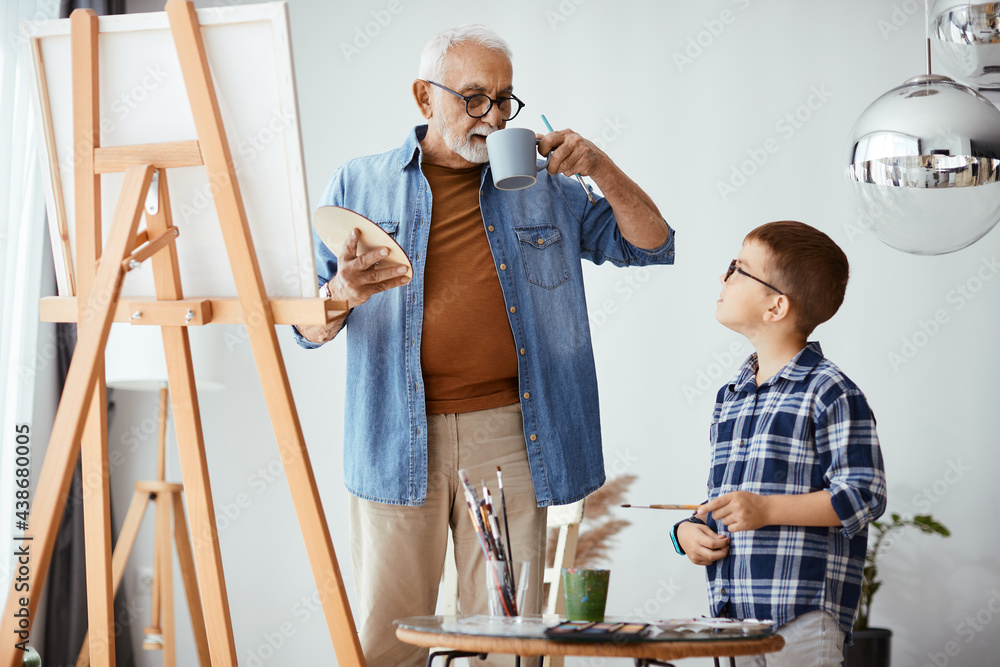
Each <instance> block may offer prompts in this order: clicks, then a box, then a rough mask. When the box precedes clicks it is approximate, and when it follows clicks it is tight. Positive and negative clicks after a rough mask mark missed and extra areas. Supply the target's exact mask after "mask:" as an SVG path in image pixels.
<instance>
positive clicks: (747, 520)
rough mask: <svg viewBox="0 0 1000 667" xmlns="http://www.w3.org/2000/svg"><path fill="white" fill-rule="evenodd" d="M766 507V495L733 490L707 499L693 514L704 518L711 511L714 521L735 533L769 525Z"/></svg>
mask: <svg viewBox="0 0 1000 667" xmlns="http://www.w3.org/2000/svg"><path fill="white" fill-rule="evenodd" d="M767 509H768V500H767V496H761V495H759V494H756V493H750V492H749V491H733V492H732V493H727V494H724V495H721V496H719V497H718V498H715V499H714V500H710V501H708V502H707V503H705V504H704V505H702V506H701V507H699V508H698V511H697V512H695V516H697V517H698V518H701V519H704V518H705V517H706V516H707V515H708V513H709V512H711V513H712V516H714V517H715V520H716V521H721V522H722V523H723V525H724V526H725V527H726V528H728V529H729V530H730V532H733V533H736V532H739V531H741V530H757V529H758V528H762V527H764V526H768V525H770V524H771V521H769V520H768V517H767ZM678 537H679V536H678ZM682 546H683V545H682ZM686 550H687V549H685V551H686Z"/></svg>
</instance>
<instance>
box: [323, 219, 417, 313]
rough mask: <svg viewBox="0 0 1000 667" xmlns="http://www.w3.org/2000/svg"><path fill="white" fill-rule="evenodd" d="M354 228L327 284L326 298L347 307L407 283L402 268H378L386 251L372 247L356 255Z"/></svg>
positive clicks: (404, 270)
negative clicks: (328, 295) (335, 270)
mask: <svg viewBox="0 0 1000 667" xmlns="http://www.w3.org/2000/svg"><path fill="white" fill-rule="evenodd" d="M359 237H360V233H359V232H358V230H357V229H355V230H353V231H352V232H351V235H350V236H348V237H347V242H346V243H345V244H344V249H343V251H342V252H341V253H340V256H339V257H338V258H337V275H335V276H334V277H333V280H331V281H330V283H329V287H330V296H331V297H332V298H334V299H337V300H340V301H347V305H348V307H349V308H354V307H356V306H360V305H361V304H363V303H365V302H366V301H368V299H370V298H371V297H372V295H374V294H378V293H379V292H384V291H386V290H388V289H392V288H393V287H402V286H403V285H405V284H406V283H408V282H410V277H409V276H407V275H406V267H405V266H399V265H396V266H385V267H383V266H379V265H378V262H381V261H382V260H384V259H385V258H386V257H387V256H388V255H389V249H388V248H374V249H372V250H370V251H368V252H366V253H362V254H360V255H359V254H358V238H359Z"/></svg>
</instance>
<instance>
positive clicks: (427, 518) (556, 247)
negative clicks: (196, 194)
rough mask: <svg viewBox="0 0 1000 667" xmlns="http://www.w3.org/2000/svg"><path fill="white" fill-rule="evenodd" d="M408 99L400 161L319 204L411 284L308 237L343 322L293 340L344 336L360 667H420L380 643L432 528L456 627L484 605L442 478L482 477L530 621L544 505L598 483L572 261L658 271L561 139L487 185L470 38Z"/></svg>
mask: <svg viewBox="0 0 1000 667" xmlns="http://www.w3.org/2000/svg"><path fill="white" fill-rule="evenodd" d="M413 94H414V97H415V98H416V102H417V106H418V107H419V109H420V112H421V114H423V116H424V118H426V119H427V125H422V126H418V127H416V128H414V129H413V130H412V131H411V132H410V134H409V135H408V137H407V139H406V141H405V142H404V143H403V145H402V147H401V148H398V149H395V150H392V151H389V152H386V153H382V154H380V155H375V156H368V157H363V158H358V159H355V160H351V161H349V162H348V163H347V164H345V165H343V166H342V167H341V168H340V169H338V170H337V172H336V173H335V174H334V176H333V178H332V180H331V181H330V184H329V186H328V187H327V189H326V192H325V193H324V194H323V197H322V200H321V203H322V204H324V205H331V204H332V205H338V206H343V207H346V208H349V209H352V210H355V211H357V212H359V213H361V214H363V215H365V216H366V217H367V218H369V219H371V220H373V221H374V222H376V223H378V225H379V226H381V227H382V228H383V229H384V230H385V231H387V232H389V233H390V234H392V235H393V236H394V238H395V240H396V241H397V242H398V243H399V244H400V245H401V246H402V247H403V249H404V250H405V251H406V253H407V255H408V257H409V258H410V260H411V261H412V264H413V279H412V281H409V280H408V279H407V277H406V276H404V275H402V271H401V270H398V269H396V268H392V267H389V268H386V267H383V266H380V265H379V264H378V262H379V260H380V259H382V258H383V257H384V256H385V254H384V253H385V251H384V250H382V249H376V250H372V251H370V252H367V253H364V254H361V255H358V253H357V240H356V238H353V237H352V239H350V240H348V242H347V244H346V246H345V247H344V248H326V247H325V246H324V245H323V243H322V242H321V241H320V240H319V238H316V239H315V242H316V256H317V265H318V269H317V271H318V280H319V284H320V285H323V286H324V287H325V288H327V289H329V292H330V293H331V294H332V295H333V296H334V297H335V298H340V299H345V300H347V301H348V303H349V305H350V306H351V307H352V310H351V312H350V314H349V315H348V316H345V317H344V318H343V319H341V320H339V321H336V322H333V323H331V324H330V325H328V326H302V327H298V331H297V332H296V336H297V340H298V341H299V343H300V344H301V345H303V346H304V347H317V346H318V345H320V344H322V343H324V342H326V341H328V340H330V339H332V338H333V337H334V336H336V335H337V333H338V332H339V331H340V330H341V328H342V327H345V328H346V330H347V358H348V362H347V363H348V369H347V385H348V387H347V406H346V414H347V423H346V427H345V453H344V461H345V465H344V470H345V472H344V475H345V481H346V484H347V487H348V489H349V490H350V492H351V494H352V497H351V509H350V526H351V543H352V552H351V555H352V560H353V566H354V573H355V585H356V587H357V591H358V604H359V605H360V609H359V612H360V617H361V618H362V621H361V626H360V634H361V641H362V645H363V648H364V652H365V656H366V658H367V661H368V664H369V665H372V666H379V665H420V664H423V662H424V660H425V659H426V651H421V650H419V649H416V648H414V647H409V646H406V645H403V644H401V643H400V642H398V641H397V640H396V639H395V634H394V629H393V626H392V621H393V620H394V619H396V618H399V617H403V616H414V615H425V614H432V613H434V608H435V602H436V597H437V589H438V582H439V580H440V577H441V571H442V568H443V562H444V557H445V550H446V546H447V535H448V528H449V525H450V527H451V528H452V530H453V531H454V535H455V537H454V541H455V552H456V561H457V565H458V571H459V606H460V611H461V612H462V613H479V612H483V611H484V610H485V608H486V599H485V583H484V581H485V574H484V567H483V554H482V551H481V550H480V548H479V544H478V541H477V537H476V534H475V533H474V532H473V526H472V523H471V521H470V517H469V513H468V510H467V508H466V504H465V498H464V495H463V489H462V485H461V483H460V482H459V480H458V476H457V471H458V470H460V469H463V468H464V469H466V470H467V471H468V473H469V477H470V478H471V479H472V481H473V483H477V484H478V483H479V482H480V480H491V479H495V474H496V468H497V466H499V467H501V468H502V471H503V479H504V490H505V493H506V498H507V510H508V515H509V520H510V533H511V541H512V543H513V552H514V553H513V557H514V559H515V560H527V561H530V562H531V572H532V574H533V575H534V577H533V585H532V587H531V589H530V591H529V596H528V598H529V599H528V602H527V604H526V605H525V607H526V609H525V610H524V611H527V612H535V611H537V610H538V609H539V606H540V601H541V585H540V582H541V575H542V568H543V566H544V562H543V559H544V554H545V510H544V508H545V507H546V506H548V505H553V504H563V503H568V502H572V501H575V500H577V499H579V498H582V497H584V496H586V495H587V494H589V493H591V492H592V491H594V490H595V489H597V488H598V487H600V486H601V485H602V484H603V483H604V461H603V455H602V451H601V433H600V423H599V417H598V414H599V411H598V403H597V379H596V373H595V368H594V358H593V351H592V348H591V340H590V329H589V324H588V318H587V309H586V302H585V298H584V293H583V276H582V267H581V259H582V258H586V259H589V260H591V261H592V262H594V263H596V264H601V263H603V262H605V261H609V262H611V263H613V264H615V265H618V266H630V265H646V264H672V263H673V257H674V252H673V248H674V239H673V231H672V230H671V229H670V228H669V227H668V226H667V224H666V222H664V220H663V218H662V216H661V215H660V213H659V211H658V210H657V208H656V206H655V205H654V204H653V202H652V200H651V199H650V198H649V197H648V196H647V195H646V194H645V193H644V192H643V191H642V190H641V189H639V187H638V186H637V185H636V184H635V183H634V182H632V180H630V179H629V178H628V177H627V176H626V175H625V174H624V173H622V171H621V170H620V169H618V167H617V166H616V165H615V164H614V163H613V162H612V161H611V160H610V159H609V158H608V156H607V155H605V154H604V153H603V152H601V151H600V150H598V149H597V148H596V147H595V146H594V145H593V144H592V143H590V142H589V141H587V140H586V139H584V138H583V137H581V136H580V135H579V134H576V133H575V132H572V131H571V130H562V131H556V132H551V133H549V134H547V135H544V136H540V137H539V138H540V144H539V151H540V152H541V154H542V155H551V159H550V162H549V166H548V172H547V173H546V172H542V173H541V174H539V180H538V182H537V183H536V184H535V185H534V186H532V187H531V188H528V189H526V190H520V191H516V192H508V191H500V190H497V189H496V188H494V187H493V182H492V177H491V175H490V170H489V166H488V155H487V150H486V136H487V135H489V134H490V133H492V132H495V131H497V130H500V129H503V128H504V126H505V124H506V122H507V121H508V120H510V119H512V118H513V117H514V116H515V115H517V112H518V111H519V110H520V109H521V107H522V106H523V104H522V102H521V101H520V100H519V99H518V98H517V97H516V96H515V94H514V85H513V69H512V66H511V53H510V49H509V47H508V46H507V44H506V43H505V42H504V41H503V40H502V39H501V38H500V37H498V36H497V35H496V34H495V33H493V32H492V31H490V30H489V29H487V28H485V27H483V26H478V25H471V26H462V27H459V28H456V29H453V30H449V31H446V32H444V33H441V34H440V35H437V36H436V37H434V38H433V39H432V40H431V41H430V43H429V44H428V45H427V47H426V48H425V49H424V52H423V55H422V58H421V63H420V78H419V79H417V80H416V81H414V83H413ZM578 173H579V174H582V175H584V176H589V177H590V178H592V179H593V180H594V181H595V182H596V183H597V184H598V186H599V187H600V189H601V191H602V192H603V197H598V198H597V199H596V202H597V203H596V204H591V203H590V201H588V193H587V192H586V191H585V190H584V189H583V188H582V187H580V184H579V182H577V181H576V180H572V179H570V178H569V177H568V176H572V175H575V174H578ZM334 253H339V254H338V255H336V256H335V255H334ZM345 325H346V326H345ZM491 486H493V489H494V493H495V492H496V487H495V485H491Z"/></svg>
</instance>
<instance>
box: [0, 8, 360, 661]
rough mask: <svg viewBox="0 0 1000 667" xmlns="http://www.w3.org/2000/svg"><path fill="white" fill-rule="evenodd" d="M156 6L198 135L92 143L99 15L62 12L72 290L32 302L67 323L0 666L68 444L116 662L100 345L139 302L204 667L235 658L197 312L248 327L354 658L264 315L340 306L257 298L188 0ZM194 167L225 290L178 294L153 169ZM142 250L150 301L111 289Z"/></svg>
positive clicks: (104, 631) (318, 569)
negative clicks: (107, 213) (156, 376)
mask: <svg viewBox="0 0 1000 667" xmlns="http://www.w3.org/2000/svg"><path fill="white" fill-rule="evenodd" d="M165 9H166V13H167V16H168V19H169V22H170V30H171V33H172V35H173V39H174V45H175V47H176V50H177V55H178V58H179V61H180V65H181V71H182V72H183V76H184V84H185V87H186V89H187V93H188V100H189V102H190V104H191V110H192V113H193V116H194V121H195V127H196V131H197V135H198V139H197V141H187V142H171V143H163V144H144V145H134V146H116V147H112V148H101V147H100V131H99V119H100V113H99V111H100V110H99V96H98V91H99V87H98V20H97V16H96V14H94V12H93V11H91V10H76V11H74V12H73V14H72V16H71V17H70V23H71V44H72V47H71V48H72V59H73V81H74V84H73V86H74V90H73V118H74V130H73V139H74V147H75V150H76V163H75V171H74V178H75V189H76V195H75V197H76V226H77V230H76V231H77V233H76V246H77V255H76V260H77V261H76V266H77V271H78V273H77V276H76V284H77V295H76V297H57V298H49V299H43V300H42V302H41V303H40V308H39V310H40V312H41V313H42V318H43V319H45V320H47V321H62V322H76V323H77V327H78V331H77V345H76V351H75V353H74V355H73V361H72V363H71V365H70V368H69V372H68V374H67V377H66V384H65V388H64V390H63V395H62V399H61V401H60V403H59V409H58V411H57V412H56V417H55V421H54V423H53V427H52V435H51V438H50V440H49V446H48V450H47V452H46V455H45V460H44V463H43V465H42V470H41V473H40V475H39V479H38V485H37V489H38V491H37V493H36V494H35V497H34V499H33V500H32V508H31V514H30V520H29V527H28V530H27V531H26V534H25V539H24V541H23V542H21V543H22V544H26V545H29V549H30V552H31V561H30V565H31V580H30V590H29V591H28V592H18V591H16V590H15V589H14V586H13V582H12V588H11V591H10V595H9V597H8V600H7V606H6V608H5V610H4V616H3V619H2V621H0V637H2V638H3V639H2V640H0V667H19V665H20V662H21V658H22V653H21V651H19V650H17V649H15V648H14V642H15V641H16V639H17V636H18V635H17V631H18V630H19V626H18V620H17V618H16V617H15V616H14V613H15V611H17V610H19V609H20V608H21V604H20V599H21V598H23V597H27V598H28V612H29V616H30V619H32V620H33V619H34V615H35V613H36V610H37V607H38V599H39V595H40V593H41V591H42V587H43V584H44V580H45V576H46V574H47V571H48V567H49V561H50V559H51V556H52V550H53V546H54V543H55V538H56V531H57V529H58V527H59V522H60V518H61V516H62V510H63V507H64V505H65V503H66V497H67V494H68V490H69V484H70V480H71V477H72V472H73V469H74V467H75V464H76V459H77V455H78V454H81V455H82V465H83V479H84V491H83V502H84V520H85V542H86V562H87V598H88V600H87V605H88V616H89V624H90V642H89V647H90V661H91V664H93V665H95V666H96V667H113V665H115V653H114V618H113V597H112V591H113V589H114V585H113V573H112V550H111V530H110V528H111V527H110V501H109V490H108V489H109V483H108V440H107V422H106V414H107V412H106V405H105V381H104V347H105V344H106V342H107V338H108V333H109V330H110V328H111V323H112V322H113V321H121V322H127V321H129V320H130V315H131V314H132V313H134V312H136V311H139V312H141V313H142V317H141V318H140V319H139V320H135V321H134V322H133V323H137V324H146V325H155V326H159V327H160V328H161V331H162V334H163V345H164V352H165V355H166V360H167V373H168V378H169V386H170V393H171V405H172V408H173V413H174V422H175V427H176V432H177V442H178V454H179V459H180V465H181V475H182V478H183V482H184V489H185V493H186V495H187V501H188V514H189V518H190V525H191V533H192V535H191V537H192V542H193V547H194V561H195V566H196V569H197V574H198V589H199V593H200V597H201V600H202V602H203V604H204V612H205V624H206V630H207V635H208V646H209V651H210V655H211V663H212V665H214V666H216V667H223V666H225V667H229V666H233V665H236V664H237V658H236V646H235V642H234V639H233V629H232V621H231V618H230V614H229V603H228V597H227V594H226V585H225V577H224V574H223V570H222V560H221V553H220V550H219V541H218V530H217V528H216V523H215V512H214V508H213V503H212V494H211V487H210V484H209V478H208V466H207V462H206V457H205V446H204V440H203V437H202V430H201V417H200V413H199V407H198V398H197V391H196V388H195V381H194V369H193V366H192V360H191V348H190V344H189V341H188V333H187V327H188V326H198V325H204V324H208V323H209V322H215V323H242V324H244V325H245V326H246V328H247V333H248V336H249V340H250V344H251V347H252V349H253V353H254V359H255V361H256V364H257V369H258V375H259V376H260V380H261V384H262V386H263V389H264V395H265V399H266V400H267V405H268V411H269V413H270V416H271V423H272V426H273V428H274V432H275V435H276V437H277V440H278V446H279V449H280V453H281V460H282V462H283V464H284V467H285V474H286V476H287V478H288V486H289V490H290V491H291V495H292V501H293V503H294V506H295V511H296V514H297V515H298V518H299V524H300V527H301V530H302V534H303V537H304V539H305V543H306V551H307V553H308V555H309V562H310V564H311V566H312V570H313V576H314V578H315V581H316V585H317V588H318V592H319V596H320V600H321V603H322V606H323V611H324V614H325V616H326V620H327V626H328V628H329V631H330V636H331V639H332V640H333V645H334V649H335V651H336V656H337V662H338V664H340V665H344V666H352V667H353V666H357V667H361V666H363V665H364V664H365V661H364V657H363V655H362V653H361V646H360V642H359V640H358V636H357V632H356V629H355V626H354V620H353V617H352V615H351V610H350V605H349V603H348V600H347V594H346V591H345V590H344V585H343V579H342V577H341V574H340V568H339V566H338V564H337V557H336V554H335V553H334V549H333V543H332V541H331V539H330V532H329V529H328V527H327V524H326V519H325V516H324V513H323V509H322V505H321V503H320V497H319V491H318V489H317V487H316V481H315V478H314V477H313V473H312V467H311V465H310V463H309V456H308V452H307V450H306V446H305V441H304V438H303V435H302V428H301V425H300V423H299V418H298V413H297V411H296V409H295V403H294V401H293V398H292V392H291V387H290V385H289V383H288V376H287V373H286V371H285V366H284V362H283V360H282V357H281V352H280V349H279V347H278V339H277V333H276V332H275V325H276V324H292V323H301V324H319V323H327V322H329V321H330V319H332V318H333V317H336V316H337V315H339V314H342V313H343V311H344V310H346V304H344V303H342V302H334V301H331V300H324V299H269V298H268V296H267V294H266V293H265V291H264V284H263V280H262V279H261V273H260V267H259V265H258V262H257V255H256V253H255V251H254V246H253V240H252V239H251V236H250V231H249V227H248V224H247V217H246V212H245V210H244V207H243V199H242V196H241V194H240V188H239V183H238V181H237V179H236V174H235V171H234V169H233V161H232V157H231V155H230V151H229V144H228V142H227V140H226V135H225V130H224V128H223V123H222V117H221V115H220V112H219V105H218V101H217V98H216V94H215V89H214V86H213V83H212V77H211V72H210V71H209V67H208V60H207V58H206V55H205V47H204V43H203V41H202V35H201V29H200V26H199V24H198V18H197V15H196V13H195V8H194V5H193V4H191V2H190V0H169V1H168V2H167V4H166V8H165ZM202 165H203V166H204V167H205V169H206V171H207V173H208V177H209V181H210V182H211V183H212V184H213V188H212V192H213V197H214V200H215V207H216V211H217V213H218V217H219V222H220V226H221V229H222V234H223V238H224V240H225V245H226V251H227V253H228V259H229V264H230V266H231V268H232V271H233V277H234V280H235V283H236V289H237V293H238V297H237V299H224V298H199V299H192V300H185V299H184V296H183V292H182V289H181V282H180V273H179V270H178V261H177V249H176V245H175V244H174V238H175V237H176V236H177V234H178V229H177V228H176V227H174V226H173V224H172V217H171V214H170V198H169V192H168V189H167V178H166V174H167V171H166V170H167V169H169V168H173V167H190V166H202ZM121 171H124V172H125V180H124V184H123V186H122V190H121V194H120V196H119V199H118V204H117V206H116V209H115V213H114V217H113V220H112V223H111V228H110V232H109V234H108V239H107V242H106V243H104V244H103V250H102V239H101V236H102V233H101V208H100V206H101V204H100V193H101V190H100V175H101V174H102V173H109V172H121ZM154 174H155V175H156V176H157V179H156V185H155V187H153V188H152V191H153V193H154V196H155V197H156V198H157V200H158V206H157V208H156V212H155V213H150V212H149V211H147V213H146V229H145V230H144V231H142V232H138V226H139V219H140V218H141V217H142V214H143V206H144V202H145V200H146V196H147V193H148V192H149V191H150V189H151V183H152V182H153V179H154ZM137 232H138V233H137ZM147 259H149V260H151V262H152V268H153V274H154V281H155V287H156V297H155V299H151V300H145V301H139V300H131V301H129V302H122V301H121V300H120V295H121V285H122V281H123V279H124V276H125V274H126V273H127V272H128V271H130V270H131V269H133V268H135V267H137V266H138V265H139V264H140V263H141V262H143V261H145V260H147ZM98 260H99V261H98ZM95 266H96V269H95V268H94V267H95ZM81 441H82V442H81ZM29 623H30V620H29Z"/></svg>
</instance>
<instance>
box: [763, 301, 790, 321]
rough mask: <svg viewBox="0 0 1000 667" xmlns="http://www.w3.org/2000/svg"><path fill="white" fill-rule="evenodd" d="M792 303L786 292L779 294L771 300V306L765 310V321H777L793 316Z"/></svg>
mask: <svg viewBox="0 0 1000 667" xmlns="http://www.w3.org/2000/svg"><path fill="white" fill-rule="evenodd" d="M791 307H792V304H791V302H790V301H789V300H788V297H787V296H786V295H784V294H778V295H776V296H775V297H774V301H773V302H771V306H770V307H769V308H768V309H767V311H765V312H764V321H765V322H771V323H777V322H781V321H783V320H787V319H789V318H790V317H791V312H792V310H791Z"/></svg>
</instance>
